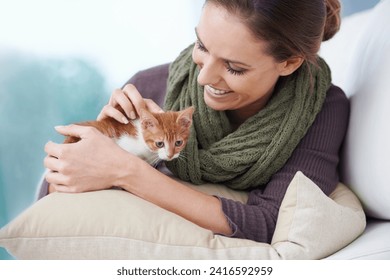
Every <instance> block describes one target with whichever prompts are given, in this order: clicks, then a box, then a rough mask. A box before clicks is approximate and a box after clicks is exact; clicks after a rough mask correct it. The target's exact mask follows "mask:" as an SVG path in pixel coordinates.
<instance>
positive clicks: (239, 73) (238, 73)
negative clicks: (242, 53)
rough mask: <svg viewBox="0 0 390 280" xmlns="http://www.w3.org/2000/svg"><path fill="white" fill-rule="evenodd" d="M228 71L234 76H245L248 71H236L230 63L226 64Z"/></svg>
mask: <svg viewBox="0 0 390 280" xmlns="http://www.w3.org/2000/svg"><path fill="white" fill-rule="evenodd" d="M226 69H227V71H228V72H229V73H231V74H233V75H238V76H239V75H244V74H245V72H246V69H240V70H238V69H234V68H233V67H232V66H231V65H230V64H229V63H226Z"/></svg>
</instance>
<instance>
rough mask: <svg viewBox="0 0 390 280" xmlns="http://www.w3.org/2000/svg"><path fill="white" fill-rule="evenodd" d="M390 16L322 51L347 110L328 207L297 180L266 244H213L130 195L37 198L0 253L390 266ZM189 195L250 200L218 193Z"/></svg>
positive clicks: (348, 32)
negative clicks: (389, 90) (337, 177)
mask: <svg viewBox="0 0 390 280" xmlns="http://www.w3.org/2000/svg"><path fill="white" fill-rule="evenodd" d="M389 12H390V0H385V1H381V2H380V3H379V4H378V5H377V6H376V7H374V8H373V9H371V10H368V11H366V12H363V13H359V14H356V15H353V16H351V17H348V18H346V19H345V20H344V21H343V24H342V26H341V30H340V32H339V34H337V35H336V37H335V38H334V39H332V40H331V41H329V42H327V43H326V44H324V45H323V47H322V48H321V55H322V56H323V57H324V58H325V59H326V60H327V61H328V62H329V65H330V67H331V69H332V73H333V80H334V83H335V84H337V85H339V86H341V87H342V88H343V89H344V90H345V92H346V93H347V95H348V96H349V98H350V100H351V118H350V124H349V129H348V132H347V136H346V140H345V143H344V146H343V149H342V160H341V164H340V167H341V182H340V184H339V185H338V186H337V188H336V190H335V191H334V192H333V193H332V194H331V195H330V197H327V196H325V195H324V194H323V193H322V192H321V191H320V190H319V188H318V187H317V186H316V185H315V184H314V183H313V182H312V181H311V180H310V179H308V178H307V177H306V176H305V174H303V173H302V172H298V173H297V174H296V175H295V177H294V179H293V180H292V182H291V183H290V186H289V187H288V190H287V193H286V196H285V198H284V200H283V202H282V205H281V209H280V211H279V216H278V222H277V225H276V230H275V234H274V237H273V239H272V242H271V244H264V243H257V242H254V241H250V240H244V239H235V238H228V237H224V236H220V235H214V234H213V233H212V232H210V231H208V230H205V229H202V228H200V227H198V226H196V225H194V224H192V223H190V222H188V221H186V220H185V219H182V218H181V217H179V216H177V215H175V214H173V213H170V212H168V211H165V210H163V209H161V208H159V207H157V206H155V205H153V204H151V203H148V202H146V201H144V200H142V199H140V198H138V197H135V196H133V195H131V194H129V193H127V192H124V191H121V190H105V191H98V192H90V193H83V194H61V193H54V194H51V195H49V196H46V197H44V198H42V199H41V200H39V201H37V202H36V203H34V204H33V205H32V206H31V207H29V208H28V209H26V210H25V211H24V212H23V213H22V214H20V215H19V216H18V217H17V218H15V219H14V220H13V221H11V222H10V223H9V224H7V225H6V226H5V227H3V228H1V229H0V246H1V247H4V248H6V250H7V251H8V252H9V253H10V254H11V255H13V256H14V257H15V258H17V259H273V260H276V259H390V190H389V188H388V187H387V184H386V183H387V182H389V180H386V179H390V178H389V177H390V176H389V175H388V174H389V173H388V172H386V171H387V170H386V169H388V168H389V167H390V159H389V157H386V156H388V155H390V150H389V148H388V146H387V143H389V140H390V139H389V138H390V131H389V129H388V125H387V124H386V120H387V119H389V117H390V116H389V112H390V111H388V110H387V108H385V106H386V104H388V105H390V96H389V95H386V94H385V93H386V90H385V81H386V80H385V77H386V75H387V77H389V74H390V66H389V63H390V57H389V55H390V52H389V51H390V40H389V38H390V36H389V35H390V34H389V33H390V32H389V30H388V29H386V27H387V26H388V25H389V23H390V22H389V20H388V17H387V15H388V14H389ZM386 23H387V24H386ZM373 30H374V31H375V32H373ZM386 62H389V63H386ZM187 185H188V187H191V188H196V189H198V190H200V191H204V192H207V193H210V194H218V195H221V196H225V197H229V198H231V199H235V200H238V201H242V202H245V201H246V199H247V194H246V193H245V192H237V191H233V190H230V189H227V188H225V187H223V186H220V185H213V184H205V185H202V186H193V185H191V184H188V183H187Z"/></svg>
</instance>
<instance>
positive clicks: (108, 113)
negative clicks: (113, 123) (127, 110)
mask: <svg viewBox="0 0 390 280" xmlns="http://www.w3.org/2000/svg"><path fill="white" fill-rule="evenodd" d="M107 117H110V118H113V119H115V120H117V121H118V122H120V123H124V124H127V123H129V120H128V119H127V117H126V116H125V115H123V114H122V113H121V112H120V111H119V110H118V109H116V108H114V107H112V106H111V105H109V104H107V105H105V106H104V107H103V109H102V111H101V112H100V114H99V115H98V116H97V118H96V119H97V120H98V121H101V120H103V119H105V118H107Z"/></svg>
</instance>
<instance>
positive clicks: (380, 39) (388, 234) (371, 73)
mask: <svg viewBox="0 0 390 280" xmlns="http://www.w3.org/2000/svg"><path fill="white" fill-rule="evenodd" d="M389 14H390V1H389V0H382V1H380V2H379V3H378V4H377V5H376V6H375V7H374V8H372V9H370V10H367V11H364V12H360V13H358V14H354V15H352V16H350V17H348V18H346V19H345V20H344V21H343V23H342V25H341V29H340V31H339V33H338V34H337V35H336V37H335V38H333V39H332V40H330V41H329V42H326V43H325V44H323V46H322V49H321V55H322V56H323V57H324V58H325V59H326V61H327V62H328V63H329V65H330V67H331V69H332V75H333V81H334V83H335V84H337V85H339V86H340V87H341V88H343V90H344V91H345V92H346V94H347V95H348V97H349V98H350V102H351V115H350V122H349V128H348V132H347V137H346V140H345V144H344V147H343V155H342V162H341V175H342V181H343V182H344V183H345V184H346V185H348V186H349V187H350V188H351V189H352V190H353V191H354V193H355V194H356V195H357V196H358V197H359V199H360V201H361V202H362V204H363V207H364V210H365V213H366V216H367V225H366V229H365V231H364V232H363V234H362V235H361V236H360V237H359V238H358V239H356V240H355V241H354V242H352V243H351V244H349V245H348V246H347V247H345V248H343V249H342V250H340V251H338V252H337V253H335V254H333V255H331V256H329V259H390V173H389V169H390V146H389V145H388V143H390V125H389V124H388V122H389V120H390V110H389V106H390V89H389V78H390V29H389V26H390V18H389V16H388V15H389Z"/></svg>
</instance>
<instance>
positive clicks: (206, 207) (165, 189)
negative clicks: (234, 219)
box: [115, 160, 232, 235]
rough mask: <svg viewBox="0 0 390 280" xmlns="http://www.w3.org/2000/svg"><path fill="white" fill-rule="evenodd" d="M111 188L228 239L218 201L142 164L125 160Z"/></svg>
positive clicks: (227, 229) (225, 223) (226, 226)
mask: <svg viewBox="0 0 390 280" xmlns="http://www.w3.org/2000/svg"><path fill="white" fill-rule="evenodd" d="M126 162H127V167H126V168H124V169H123V171H124V173H123V174H122V176H118V178H120V179H119V181H118V182H116V184H115V185H117V186H120V187H122V188H123V189H125V190H127V191H128V192H130V193H133V194H135V195H137V196H139V197H141V198H143V199H145V200H147V201H149V202H151V203H153V204H155V205H157V206H160V207H161V208H164V209H166V210H168V211H170V212H173V213H175V214H177V215H179V216H181V217H183V218H185V219H187V220H189V221H191V222H193V223H195V224H197V225H199V226H200V227H203V228H206V229H209V230H211V231H213V232H214V233H219V234H224V235H230V234H231V233H232V232H231V229H230V226H229V224H228V222H227V219H226V217H225V215H224V213H223V211H222V205H221V202H220V201H219V199H218V198H216V197H214V196H210V195H207V194H204V193H202V192H199V191H196V190H193V189H191V188H189V187H187V186H185V185H183V184H181V183H180V182H178V181H176V180H173V179H172V178H170V177H169V176H167V175H165V174H163V173H161V172H159V171H158V170H156V169H154V168H152V167H151V166H150V165H148V164H147V163H145V162H143V161H142V162H139V163H138V164H137V168H136V169H134V162H133V161H130V160H127V161H126Z"/></svg>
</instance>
